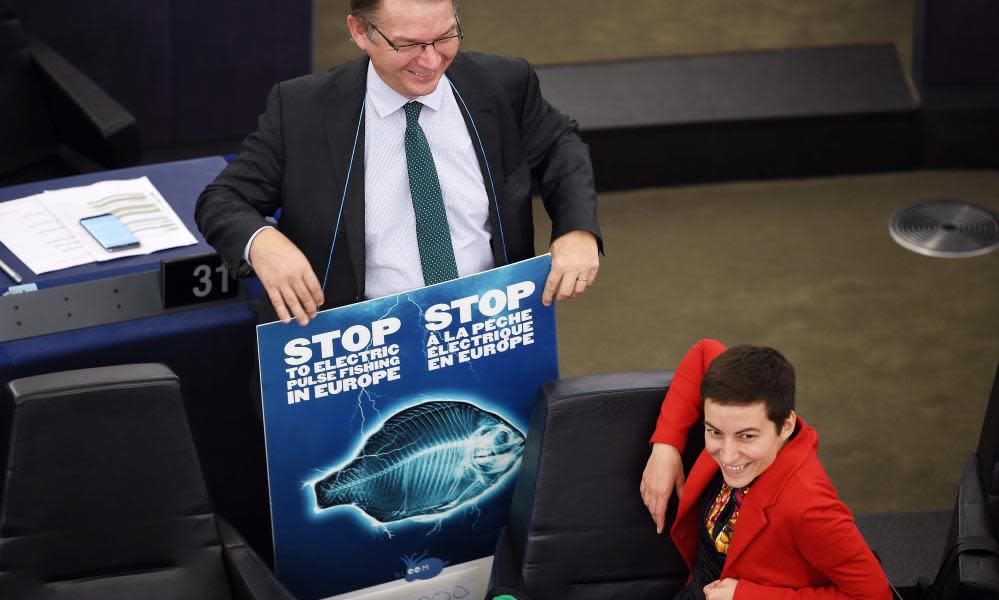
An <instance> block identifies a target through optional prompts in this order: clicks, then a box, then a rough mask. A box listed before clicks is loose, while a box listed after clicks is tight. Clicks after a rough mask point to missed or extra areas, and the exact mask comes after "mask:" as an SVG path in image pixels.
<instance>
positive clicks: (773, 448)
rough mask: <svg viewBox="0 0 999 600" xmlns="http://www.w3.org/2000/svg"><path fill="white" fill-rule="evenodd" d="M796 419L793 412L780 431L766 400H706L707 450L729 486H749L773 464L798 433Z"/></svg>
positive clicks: (705, 446) (705, 431) (705, 444)
mask: <svg viewBox="0 0 999 600" xmlns="http://www.w3.org/2000/svg"><path fill="white" fill-rule="evenodd" d="M795 418H796V417H795V414H794V411H791V414H790V416H788V418H787V419H786V420H785V421H784V423H783V424H782V426H781V429H780V431H779V432H778V430H777V427H776V426H775V425H774V422H773V421H771V420H770V419H768V418H767V409H766V404H764V403H763V401H759V402H753V403H751V404H720V403H718V402H715V401H713V400H712V399H711V398H705V400H704V448H705V449H706V450H707V451H708V453H709V454H710V455H711V457H712V458H714V459H715V462H717V463H718V466H719V467H720V468H721V472H722V477H723V478H724V479H725V483H727V484H728V485H729V486H731V487H734V488H741V487H745V486H747V485H749V484H750V483H751V482H752V481H753V480H754V479H756V478H757V477H759V476H760V474H761V473H763V472H764V471H766V470H767V468H768V467H770V465H772V464H773V462H774V460H775V459H776V458H777V452H779V451H780V449H781V448H782V447H783V446H784V443H785V442H787V440H788V438H790V437H791V434H792V433H793V432H794V424H795Z"/></svg>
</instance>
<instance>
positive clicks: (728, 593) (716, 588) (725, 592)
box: [704, 577, 739, 600]
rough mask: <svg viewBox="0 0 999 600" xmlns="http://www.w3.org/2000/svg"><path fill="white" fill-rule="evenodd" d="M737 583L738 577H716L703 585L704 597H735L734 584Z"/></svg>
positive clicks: (725, 599)
mask: <svg viewBox="0 0 999 600" xmlns="http://www.w3.org/2000/svg"><path fill="white" fill-rule="evenodd" d="M737 585H739V580H738V579H732V578H731V577H726V578H725V579H716V580H714V581H712V582H711V583H709V584H708V585H706V586H704V597H705V598H707V600H732V598H734V597H735V586H737Z"/></svg>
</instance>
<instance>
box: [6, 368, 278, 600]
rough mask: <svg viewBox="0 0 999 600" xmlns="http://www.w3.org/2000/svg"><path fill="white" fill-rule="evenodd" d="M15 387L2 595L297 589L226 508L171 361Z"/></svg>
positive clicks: (255, 593) (105, 598)
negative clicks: (214, 498) (284, 581)
mask: <svg viewBox="0 0 999 600" xmlns="http://www.w3.org/2000/svg"><path fill="white" fill-rule="evenodd" d="M8 389H9V392H10V394H9V398H7V404H6V406H4V408H5V409H6V410H5V411H4V413H3V414H4V416H5V417H7V418H8V419H9V422H10V436H9V439H10V442H9V444H8V446H7V447H6V448H5V449H4V450H6V469H5V471H4V481H3V488H2V489H3V496H2V501H0V598H18V599H20V600H30V599H33V598H47V599H60V600H61V599H91V598H93V599H98V598H100V599H102V600H115V599H118V598H122V599H124V598H144V599H148V598H155V599H168V598H177V599H182V598H183V599H190V598H199V599H215V598H218V599H229V598H268V599H272V598H273V599H288V598H291V597H292V596H291V595H290V594H289V593H288V592H287V591H286V590H285V589H284V588H283V587H282V586H281V585H280V584H279V583H278V582H277V580H276V579H274V577H273V575H272V574H271V573H270V572H269V571H268V570H267V568H266V567H265V566H264V564H263V562H262V561H261V560H260V559H259V558H258V557H257V555H256V554H255V553H254V552H253V551H252V550H251V549H250V548H249V547H248V546H247V545H246V543H245V542H244V541H243V539H242V537H241V536H240V535H239V534H238V533H237V532H236V531H235V530H234V529H233V528H232V527H231V526H229V525H228V524H227V523H226V522H225V521H223V520H222V519H221V518H219V517H218V516H217V515H215V513H214V512H213V510H212V506H211V504H210V502H209V497H208V491H207V489H206V487H205V481H204V478H203V476H202V471H201V466H200V464H199V462H198V456H197V453H196V450H195V447H194V441H193V439H192V437H191V431H190V428H189V426H188V422H187V415H186V412H185V409H184V404H183V400H182V397H181V392H180V382H179V381H178V379H177V377H176V375H174V374H173V372H171V371H170V370H169V369H168V368H167V367H165V366H163V365H159V364H139V365H126V366H119V367H102V368H95V369H85V370H80V371H67V372H62V373H53V374H50V375H41V376H37V377H27V378H24V379H18V380H16V381H12V382H10V383H9V384H8Z"/></svg>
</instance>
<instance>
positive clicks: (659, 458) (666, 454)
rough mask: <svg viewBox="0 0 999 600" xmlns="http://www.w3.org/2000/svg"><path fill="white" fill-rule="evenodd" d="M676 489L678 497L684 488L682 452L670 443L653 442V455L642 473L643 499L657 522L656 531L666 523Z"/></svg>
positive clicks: (641, 487)
mask: <svg viewBox="0 0 999 600" xmlns="http://www.w3.org/2000/svg"><path fill="white" fill-rule="evenodd" d="M674 488H675V489H676V496H677V498H679V497H680V493H681V492H682V490H683V461H682V460H681V459H680V452H679V451H677V449H676V448H674V447H673V446H670V445H669V444H659V443H657V444H652V455H651V456H649V462H648V463H647V464H646V465H645V472H644V473H642V485H641V486H639V490H640V491H641V492H642V500H643V501H644V502H645V507H646V508H648V509H649V514H650V515H652V520H653V521H655V522H656V533H662V532H663V527H665V525H666V506H667V505H668V504H669V498H670V496H671V495H673V490H674Z"/></svg>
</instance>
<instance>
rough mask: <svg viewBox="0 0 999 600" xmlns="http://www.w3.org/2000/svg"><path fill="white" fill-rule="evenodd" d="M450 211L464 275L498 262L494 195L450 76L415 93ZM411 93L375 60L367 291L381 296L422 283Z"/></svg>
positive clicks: (367, 122)
mask: <svg viewBox="0 0 999 600" xmlns="http://www.w3.org/2000/svg"><path fill="white" fill-rule="evenodd" d="M416 101H417V102H420V103H422V104H423V109H421V110H420V119H419V121H420V127H422V128H423V133H424V134H425V135H426V137H427V143H429V144H430V152H431V153H432V154H433V157H434V164H435V166H436V167H437V179H438V180H439V181H440V185H441V193H442V195H443V196H444V210H445V212H447V221H448V227H449V229H450V231H451V244H452V245H453V247H454V257H455V260H456V262H457V265H458V275H459V276H462V277H464V276H465V275H472V274H474V273H478V272H480V271H485V270H486V269H491V268H492V267H493V266H494V264H493V253H492V249H491V247H490V245H489V240H490V237H491V233H490V225H489V197H488V196H487V195H486V188H485V183H484V180H483V179H482V169H481V168H479V161H478V158H477V157H476V154H475V147H474V146H473V145H472V144H473V143H474V142H473V141H472V138H471V136H469V134H468V128H467V127H466V126H465V120H464V118H463V117H462V114H461V110H460V109H459V108H458V103H457V101H456V100H455V97H454V92H453V91H452V90H451V84H450V83H449V82H448V80H447V77H446V76H444V77H441V80H440V82H438V84H437V89H436V90H434V91H433V92H432V93H430V94H428V95H426V96H421V97H419V98H416ZM407 102H409V100H407V99H406V98H405V97H404V96H402V95H401V94H399V93H398V92H396V91H395V90H393V89H392V88H390V87H389V86H388V85H386V84H385V82H383V81H382V80H381V78H380V77H379V76H378V74H377V73H376V72H375V69H374V67H373V66H372V65H371V63H368V79H367V94H366V96H365V99H364V103H365V104H364V252H365V265H364V268H365V280H364V288H365V291H364V295H365V296H366V297H368V298H379V297H381V296H386V295H388V294H396V293H399V292H404V291H408V290H412V289H416V288H420V287H423V285H424V283H423V267H422V266H421V263H420V248H419V245H418V243H417V241H416V216H415V213H414V211H413V200H412V196H411V195H410V191H409V171H408V169H407V166H406V147H405V145H404V140H403V138H404V135H405V132H406V114H405V112H404V111H403V110H402V107H403V105H405V104H406V103H407Z"/></svg>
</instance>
